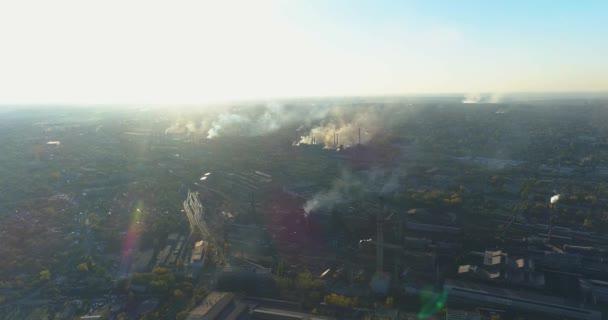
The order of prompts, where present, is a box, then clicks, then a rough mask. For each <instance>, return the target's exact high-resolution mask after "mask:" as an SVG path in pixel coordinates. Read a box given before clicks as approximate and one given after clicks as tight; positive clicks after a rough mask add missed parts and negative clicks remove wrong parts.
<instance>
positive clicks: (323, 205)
mask: <svg viewBox="0 0 608 320" xmlns="http://www.w3.org/2000/svg"><path fill="white" fill-rule="evenodd" d="M404 174H405V173H404V171H403V170H402V169H400V168H393V169H390V170H389V169H379V168H374V169H371V170H369V171H366V172H363V173H361V174H359V175H355V174H354V173H352V172H350V171H342V173H341V175H340V178H338V179H336V180H334V181H333V183H332V185H331V187H330V188H329V190H324V191H321V192H318V193H317V194H315V195H314V196H313V197H312V199H310V200H308V201H306V203H305V204H304V206H303V209H304V212H305V213H306V215H308V214H310V213H311V212H313V211H316V210H331V209H333V208H335V207H336V206H338V205H342V204H346V203H350V202H353V201H354V200H356V199H362V198H365V197H369V196H372V195H374V194H383V195H384V194H389V193H392V192H395V191H397V190H398V189H399V187H400V186H401V184H400V178H401V177H402V176H403V175H404Z"/></svg>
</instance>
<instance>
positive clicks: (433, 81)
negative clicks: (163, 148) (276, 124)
mask: <svg viewBox="0 0 608 320" xmlns="http://www.w3.org/2000/svg"><path fill="white" fill-rule="evenodd" d="M606 12H608V2H607V1H583V0H581V1H559V0H554V1H542V0H535V1H517V0H513V1H487V0H482V1H466V0H459V1H447V0H446V1H432V0H431V1H429V0H427V1H401V0H396V1H383V0H374V1H371V0H370V1H359V0H344V1H342V0H334V1H332V0H301V1H296V0H291V1H289V0H284V1H283V0H256V1H250V0H244V1H232V0H228V1H219V0H218V1H204V0H196V1H181V0H172V1H156V0H102V1H94V0H54V1H48V0H41V1H32V0H19V1H4V0H0V104H41V103H51V104H56V103H63V104H112V103H113V104H140V103H144V104H146V103H147V104H168V103H169V104H170V103H180V104H181V103H205V102H212V101H222V100H243V99H265V98H284V97H322V96H351V95H355V96H363V95H384V94H391V95H394V94H397V95H398V94H429V93H471V92H499V93H508V92H578V91H583V92H587V91H594V92H597V91H608V76H607V75H608V60H606V57H608V41H606V39H608V21H606V19H605V14H606Z"/></svg>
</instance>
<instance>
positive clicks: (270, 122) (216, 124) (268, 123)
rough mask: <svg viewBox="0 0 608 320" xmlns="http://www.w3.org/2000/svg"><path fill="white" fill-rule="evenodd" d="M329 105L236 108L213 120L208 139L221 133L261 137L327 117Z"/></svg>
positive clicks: (272, 104) (224, 134) (208, 131)
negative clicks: (290, 126)
mask: <svg viewBox="0 0 608 320" xmlns="http://www.w3.org/2000/svg"><path fill="white" fill-rule="evenodd" d="M329 110H330V108H328V107H325V106H316V105H311V106H286V105H283V104H277V103H270V104H267V105H266V106H264V107H263V108H261V110H260V109H259V108H258V109H254V110H234V111H226V112H223V113H220V114H218V115H216V116H215V117H213V120H211V121H210V125H209V128H208V130H207V132H206V136H207V138H208V139H214V138H218V137H220V136H261V135H265V134H269V133H272V132H275V131H277V130H279V129H281V128H283V127H285V126H289V125H295V124H297V123H305V124H309V123H310V122H312V121H318V120H319V119H322V118H324V117H325V116H327V114H328V112H329Z"/></svg>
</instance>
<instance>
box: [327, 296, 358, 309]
mask: <svg viewBox="0 0 608 320" xmlns="http://www.w3.org/2000/svg"><path fill="white" fill-rule="evenodd" d="M323 302H325V303H327V304H330V305H334V306H338V307H357V306H359V297H354V298H351V297H347V296H342V295H339V294H336V293H331V294H328V295H326V296H325V297H324V298H323Z"/></svg>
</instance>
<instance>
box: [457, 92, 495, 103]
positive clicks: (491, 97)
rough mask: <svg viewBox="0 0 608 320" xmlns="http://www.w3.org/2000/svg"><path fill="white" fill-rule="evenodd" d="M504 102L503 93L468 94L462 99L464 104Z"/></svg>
mask: <svg viewBox="0 0 608 320" xmlns="http://www.w3.org/2000/svg"><path fill="white" fill-rule="evenodd" d="M502 100H503V94H501V93H490V94H482V93H467V94H465V95H464V98H463V99H462V103H500V102H501V101H502Z"/></svg>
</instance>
